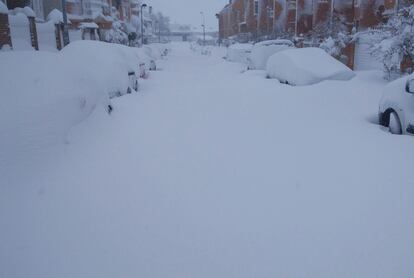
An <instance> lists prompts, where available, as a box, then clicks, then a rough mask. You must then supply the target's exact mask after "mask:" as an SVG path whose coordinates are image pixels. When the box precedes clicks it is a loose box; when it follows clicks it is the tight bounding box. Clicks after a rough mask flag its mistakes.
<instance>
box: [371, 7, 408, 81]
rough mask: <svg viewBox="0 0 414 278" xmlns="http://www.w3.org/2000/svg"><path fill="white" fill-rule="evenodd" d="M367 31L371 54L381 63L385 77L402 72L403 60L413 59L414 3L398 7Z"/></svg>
mask: <svg viewBox="0 0 414 278" xmlns="http://www.w3.org/2000/svg"><path fill="white" fill-rule="evenodd" d="M368 32H369V33H370V35H371V37H372V40H371V45H370V47H371V49H372V51H371V54H372V55H373V56H374V57H376V58H377V59H378V60H379V61H380V62H381V63H382V64H383V69H384V72H385V73H386V76H385V77H386V78H387V79H392V78H393V77H394V76H398V75H400V74H401V73H402V72H401V63H402V62H403V61H404V60H405V61H408V62H409V63H411V62H412V61H413V60H414V35H413V32H414V5H412V6H410V7H406V8H402V9H400V10H399V11H398V13H396V14H395V15H394V16H392V17H391V18H390V19H389V20H388V21H387V23H385V24H383V25H381V26H380V28H379V29H376V30H370V31H368ZM407 71H412V69H408V70H407Z"/></svg>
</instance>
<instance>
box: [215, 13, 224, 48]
mask: <svg viewBox="0 0 414 278" xmlns="http://www.w3.org/2000/svg"><path fill="white" fill-rule="evenodd" d="M216 18H217V20H218V30H219V32H218V44H219V47H220V44H221V36H222V31H223V30H222V28H223V26H222V25H221V19H220V14H216Z"/></svg>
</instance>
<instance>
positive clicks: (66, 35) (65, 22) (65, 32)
mask: <svg viewBox="0 0 414 278" xmlns="http://www.w3.org/2000/svg"><path fill="white" fill-rule="evenodd" d="M62 14H63V46H67V45H68V44H69V31H68V15H67V14H66V0H62Z"/></svg>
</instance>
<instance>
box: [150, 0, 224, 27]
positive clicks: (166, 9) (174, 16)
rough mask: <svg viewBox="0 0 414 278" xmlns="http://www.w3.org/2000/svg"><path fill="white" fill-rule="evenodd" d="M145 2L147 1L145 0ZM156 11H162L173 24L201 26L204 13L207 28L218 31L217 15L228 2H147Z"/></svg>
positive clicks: (203, 0)
mask: <svg viewBox="0 0 414 278" xmlns="http://www.w3.org/2000/svg"><path fill="white" fill-rule="evenodd" d="M144 1H145V0H144ZM147 2H148V4H151V5H152V6H154V9H155V10H156V11H161V12H162V13H164V14H165V15H167V16H169V17H170V18H171V22H178V23H188V24H192V25H194V26H196V25H200V24H201V22H202V16H201V15H200V11H203V12H204V14H205V17H206V25H207V27H213V28H214V29H215V30H217V29H218V22H217V19H216V17H215V14H216V13H218V12H219V11H220V10H221V9H222V8H223V7H224V5H226V3H228V2H229V1H228V0H147Z"/></svg>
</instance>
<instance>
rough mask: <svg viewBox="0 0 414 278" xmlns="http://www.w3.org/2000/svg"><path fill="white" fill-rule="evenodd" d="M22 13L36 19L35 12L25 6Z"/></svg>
mask: <svg viewBox="0 0 414 278" xmlns="http://www.w3.org/2000/svg"><path fill="white" fill-rule="evenodd" d="M23 13H24V14H25V15H26V16H27V17H36V14H35V12H34V11H33V10H32V9H31V8H30V7H27V6H26V7H24V8H23Z"/></svg>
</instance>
